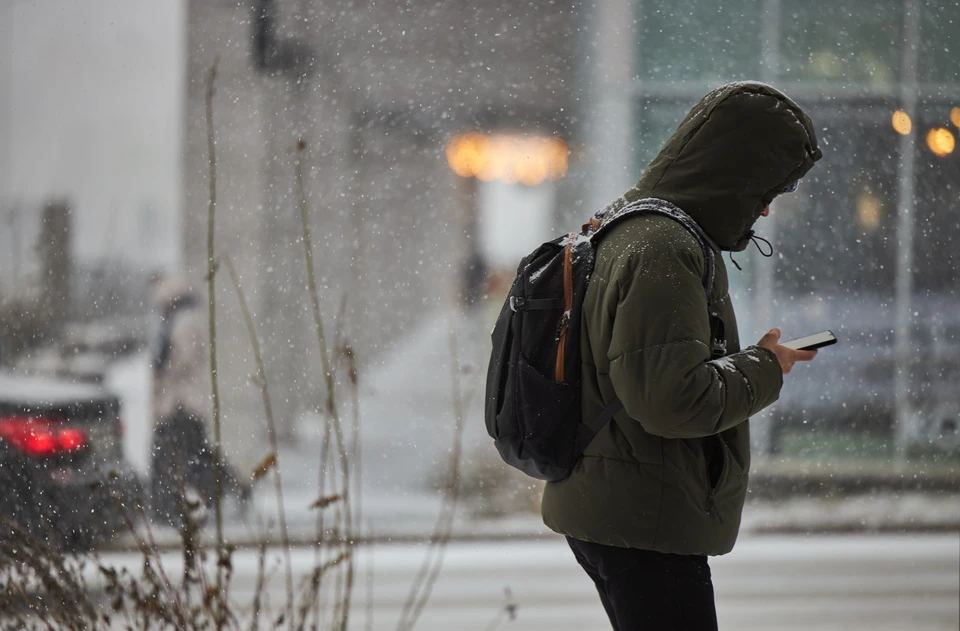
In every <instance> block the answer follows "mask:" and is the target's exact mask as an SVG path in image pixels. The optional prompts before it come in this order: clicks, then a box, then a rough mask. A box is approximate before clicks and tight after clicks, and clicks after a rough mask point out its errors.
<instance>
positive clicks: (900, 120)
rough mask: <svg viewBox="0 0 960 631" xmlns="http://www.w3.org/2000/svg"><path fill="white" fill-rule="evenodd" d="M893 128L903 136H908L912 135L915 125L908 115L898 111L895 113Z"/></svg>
mask: <svg viewBox="0 0 960 631" xmlns="http://www.w3.org/2000/svg"><path fill="white" fill-rule="evenodd" d="M891 122H892V123H893V128H894V130H896V132H897V133H898V134H900V135H901V136H906V135H907V134H909V133H910V130H911V129H913V123H912V122H911V121H910V116H908V115H907V113H906V112H904V111H903V110H897V111H896V112H894V113H893V119H892V121H891Z"/></svg>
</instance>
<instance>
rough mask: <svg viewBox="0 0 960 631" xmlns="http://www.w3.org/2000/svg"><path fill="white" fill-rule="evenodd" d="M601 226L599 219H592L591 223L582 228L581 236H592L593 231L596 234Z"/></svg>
mask: <svg viewBox="0 0 960 631" xmlns="http://www.w3.org/2000/svg"><path fill="white" fill-rule="evenodd" d="M600 225H601V223H600V220H599V219H597V218H596V217H591V218H590V221H588V222H587V223H585V224H583V226H581V227H580V234H582V235H583V236H587V235H589V234H590V231H591V230H592V231H593V232H596V231H597V230H599V229H600Z"/></svg>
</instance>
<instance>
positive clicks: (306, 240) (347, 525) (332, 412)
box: [295, 139, 353, 631]
mask: <svg viewBox="0 0 960 631" xmlns="http://www.w3.org/2000/svg"><path fill="white" fill-rule="evenodd" d="M306 146H307V145H306V142H305V141H304V140H302V139H300V140H298V141H297V147H296V163H295V167H296V168H295V177H296V185H297V194H298V198H299V200H298V201H299V206H300V223H301V227H302V229H303V247H304V253H305V255H306V261H305V262H306V266H307V282H308V290H309V292H310V303H311V306H312V311H313V321H314V325H315V326H316V330H317V345H318V346H319V348H320V358H321V360H322V362H323V376H324V382H325V385H326V389H327V406H326V407H327V409H326V412H327V415H328V417H329V419H330V422H331V423H332V426H333V433H334V437H335V438H336V441H337V454H338V456H339V461H340V467H341V475H342V477H343V480H342V483H343V492H342V494H343V498H344V507H345V508H344V511H343V521H344V528H343V531H342V540H343V541H346V542H347V548H348V552H349V546H350V545H351V542H352V540H353V533H352V524H351V521H352V517H351V510H350V463H349V458H348V455H347V451H346V445H345V441H344V437H343V427H342V424H341V422H340V413H339V411H338V410H337V400H336V392H335V390H334V380H333V367H332V365H331V362H330V353H329V351H328V348H327V341H326V337H325V336H324V330H323V318H322V317H321V315H320V297H319V294H318V293H317V279H316V273H315V272H314V263H313V241H312V239H311V236H310V221H309V216H308V215H309V212H308V208H307V196H306V192H305V190H304V185H303V151H304V149H306ZM320 464H321V467H322V466H323V463H320ZM321 493H322V489H321ZM347 556H348V557H349V556H352V555H350V554H347ZM349 600H350V596H349V594H347V595H346V596H345V605H346V608H345V609H344V610H343V615H342V618H341V620H340V629H341V631H346V629H347V625H348V619H349V616H350V609H349Z"/></svg>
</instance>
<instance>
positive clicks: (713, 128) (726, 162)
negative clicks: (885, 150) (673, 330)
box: [608, 81, 822, 252]
mask: <svg viewBox="0 0 960 631" xmlns="http://www.w3.org/2000/svg"><path fill="white" fill-rule="evenodd" d="M821 155H822V154H821V152H820V149H819V147H818V146H817V138H816V133H815V131H814V129H813V124H812V123H811V121H810V119H809V118H808V117H807V115H806V114H804V113H803V111H802V110H801V109H800V107H799V106H798V105H797V104H796V103H794V102H793V101H792V100H791V99H790V98H788V97H787V96H786V95H785V94H783V93H782V92H780V91H779V90H777V89H775V88H773V87H771V86H768V85H766V84H763V83H758V82H753V81H744V82H738V83H729V84H727V85H724V86H722V87H720V88H718V89H716V90H714V91H713V92H711V93H709V94H707V95H706V96H705V97H703V99H701V101H700V102H699V103H698V104H697V105H696V106H695V107H694V108H693V109H692V110H691V111H690V113H689V114H687V116H686V118H684V119H683V122H681V123H680V126H679V127H678V128H677V130H676V132H674V134H673V136H671V138H670V139H669V140H668V141H667V142H666V144H665V145H664V146H663V148H662V149H661V150H660V153H659V154H658V155H657V157H656V158H655V159H654V160H653V162H651V163H650V165H649V166H648V167H647V170H646V172H645V173H644V174H643V176H642V177H641V178H640V181H639V182H638V183H637V184H636V186H634V187H633V188H631V189H630V190H629V191H627V192H626V193H625V194H624V195H623V196H622V197H620V198H619V199H617V200H615V201H614V202H613V203H612V204H611V205H610V206H608V210H617V209H619V208H621V207H623V206H624V205H626V204H628V203H630V202H634V201H637V200H639V199H642V198H645V197H658V198H660V199H665V200H667V201H669V202H671V203H673V204H675V205H677V206H679V207H680V208H682V209H683V210H684V211H685V212H686V213H687V214H689V215H690V216H691V217H693V219H694V220H695V221H696V222H697V223H698V224H699V225H700V226H701V227H702V228H703V229H704V231H706V233H707V234H708V235H710V237H711V238H712V239H713V240H714V241H715V242H716V243H717V244H718V245H719V246H720V248H721V249H723V250H730V251H734V252H739V251H742V250H743V249H744V248H746V247H747V244H748V243H749V241H750V237H751V236H752V235H753V230H752V228H753V224H754V223H756V221H757V219H758V218H759V217H760V213H762V212H763V209H764V207H766V206H767V205H768V204H769V203H770V202H771V201H773V199H774V198H775V197H776V196H777V195H779V194H780V193H782V192H783V191H784V190H786V189H787V188H789V187H790V185H792V184H793V183H794V182H796V181H798V180H799V179H800V178H801V177H803V175H804V174H806V173H807V171H809V170H810V169H811V167H813V165H814V163H815V162H816V161H817V160H819V159H820V157H821Z"/></svg>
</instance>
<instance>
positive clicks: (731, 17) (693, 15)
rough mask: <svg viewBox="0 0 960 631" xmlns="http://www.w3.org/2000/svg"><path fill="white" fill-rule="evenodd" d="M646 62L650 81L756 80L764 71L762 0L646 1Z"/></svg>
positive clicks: (642, 49) (643, 68)
mask: <svg viewBox="0 0 960 631" xmlns="http://www.w3.org/2000/svg"><path fill="white" fill-rule="evenodd" d="M637 8H638V10H637V14H638V18H639V21H640V25H641V28H640V43H639V44H640V45H639V51H638V54H639V57H640V63H639V64H638V66H637V67H638V69H639V72H640V76H641V77H642V78H643V79H644V80H650V81H655V82H661V81H662V82H670V81H688V80H703V81H710V82H717V83H723V82H726V81H732V80H737V79H754V78H756V77H757V76H758V73H759V68H760V40H761V37H760V8H761V0H725V1H724V2H717V3H712V2H709V3H708V2H702V0H642V1H641V2H638V4H637Z"/></svg>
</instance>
